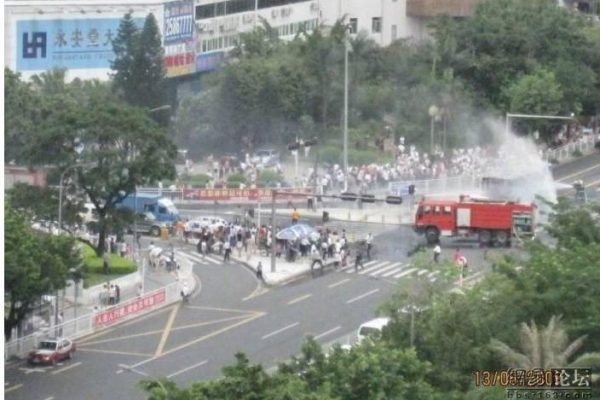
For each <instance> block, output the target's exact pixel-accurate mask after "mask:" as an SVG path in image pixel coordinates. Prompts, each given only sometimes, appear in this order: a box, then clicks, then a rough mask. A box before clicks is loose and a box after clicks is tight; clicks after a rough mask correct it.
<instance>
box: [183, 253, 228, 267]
mask: <svg viewBox="0 0 600 400" xmlns="http://www.w3.org/2000/svg"><path fill="white" fill-rule="evenodd" d="M175 256H176V257H185V258H187V259H188V260H190V261H191V262H193V263H194V264H202V265H222V264H223V256H222V255H221V256H219V255H218V254H210V255H206V256H203V255H202V254H199V253H192V252H190V251H181V250H177V249H176V250H175Z"/></svg>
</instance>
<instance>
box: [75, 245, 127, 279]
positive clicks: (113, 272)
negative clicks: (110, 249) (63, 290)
mask: <svg viewBox="0 0 600 400" xmlns="http://www.w3.org/2000/svg"><path fill="white" fill-rule="evenodd" d="M102 267H103V265H102V257H97V256H96V252H95V251H94V249H93V248H91V247H90V246H88V245H84V246H83V271H84V278H83V280H84V287H90V286H94V285H97V284H98V283H102V282H104V281H106V280H112V279H115V278H118V277H121V276H123V275H127V274H131V273H133V272H135V271H137V265H136V264H135V262H133V261H132V260H130V259H128V258H124V257H121V256H119V255H117V254H110V261H109V273H108V275H105V274H104V273H103V268H102Z"/></svg>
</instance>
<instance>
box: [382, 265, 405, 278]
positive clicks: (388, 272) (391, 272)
mask: <svg viewBox="0 0 600 400" xmlns="http://www.w3.org/2000/svg"><path fill="white" fill-rule="evenodd" d="M392 267H393V268H386V269H385V271H386V273H385V274H381V276H382V277H384V278H385V277H386V276H390V275H394V274H397V273H398V272H400V271H402V270H403V269H404V265H403V263H401V262H397V263H393V264H392ZM377 272H378V273H381V272H379V271H377Z"/></svg>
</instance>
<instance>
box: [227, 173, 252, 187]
mask: <svg viewBox="0 0 600 400" xmlns="http://www.w3.org/2000/svg"><path fill="white" fill-rule="evenodd" d="M246 182H247V180H246V177H245V176H244V175H242V174H233V175H229V177H227V187H228V188H231V189H237V188H239V187H240V183H243V184H246Z"/></svg>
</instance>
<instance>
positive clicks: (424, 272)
mask: <svg viewBox="0 0 600 400" xmlns="http://www.w3.org/2000/svg"><path fill="white" fill-rule="evenodd" d="M428 272H429V270H428V269H422V270H420V271H419V272H417V276H421V275H424V274H426V273H428Z"/></svg>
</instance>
